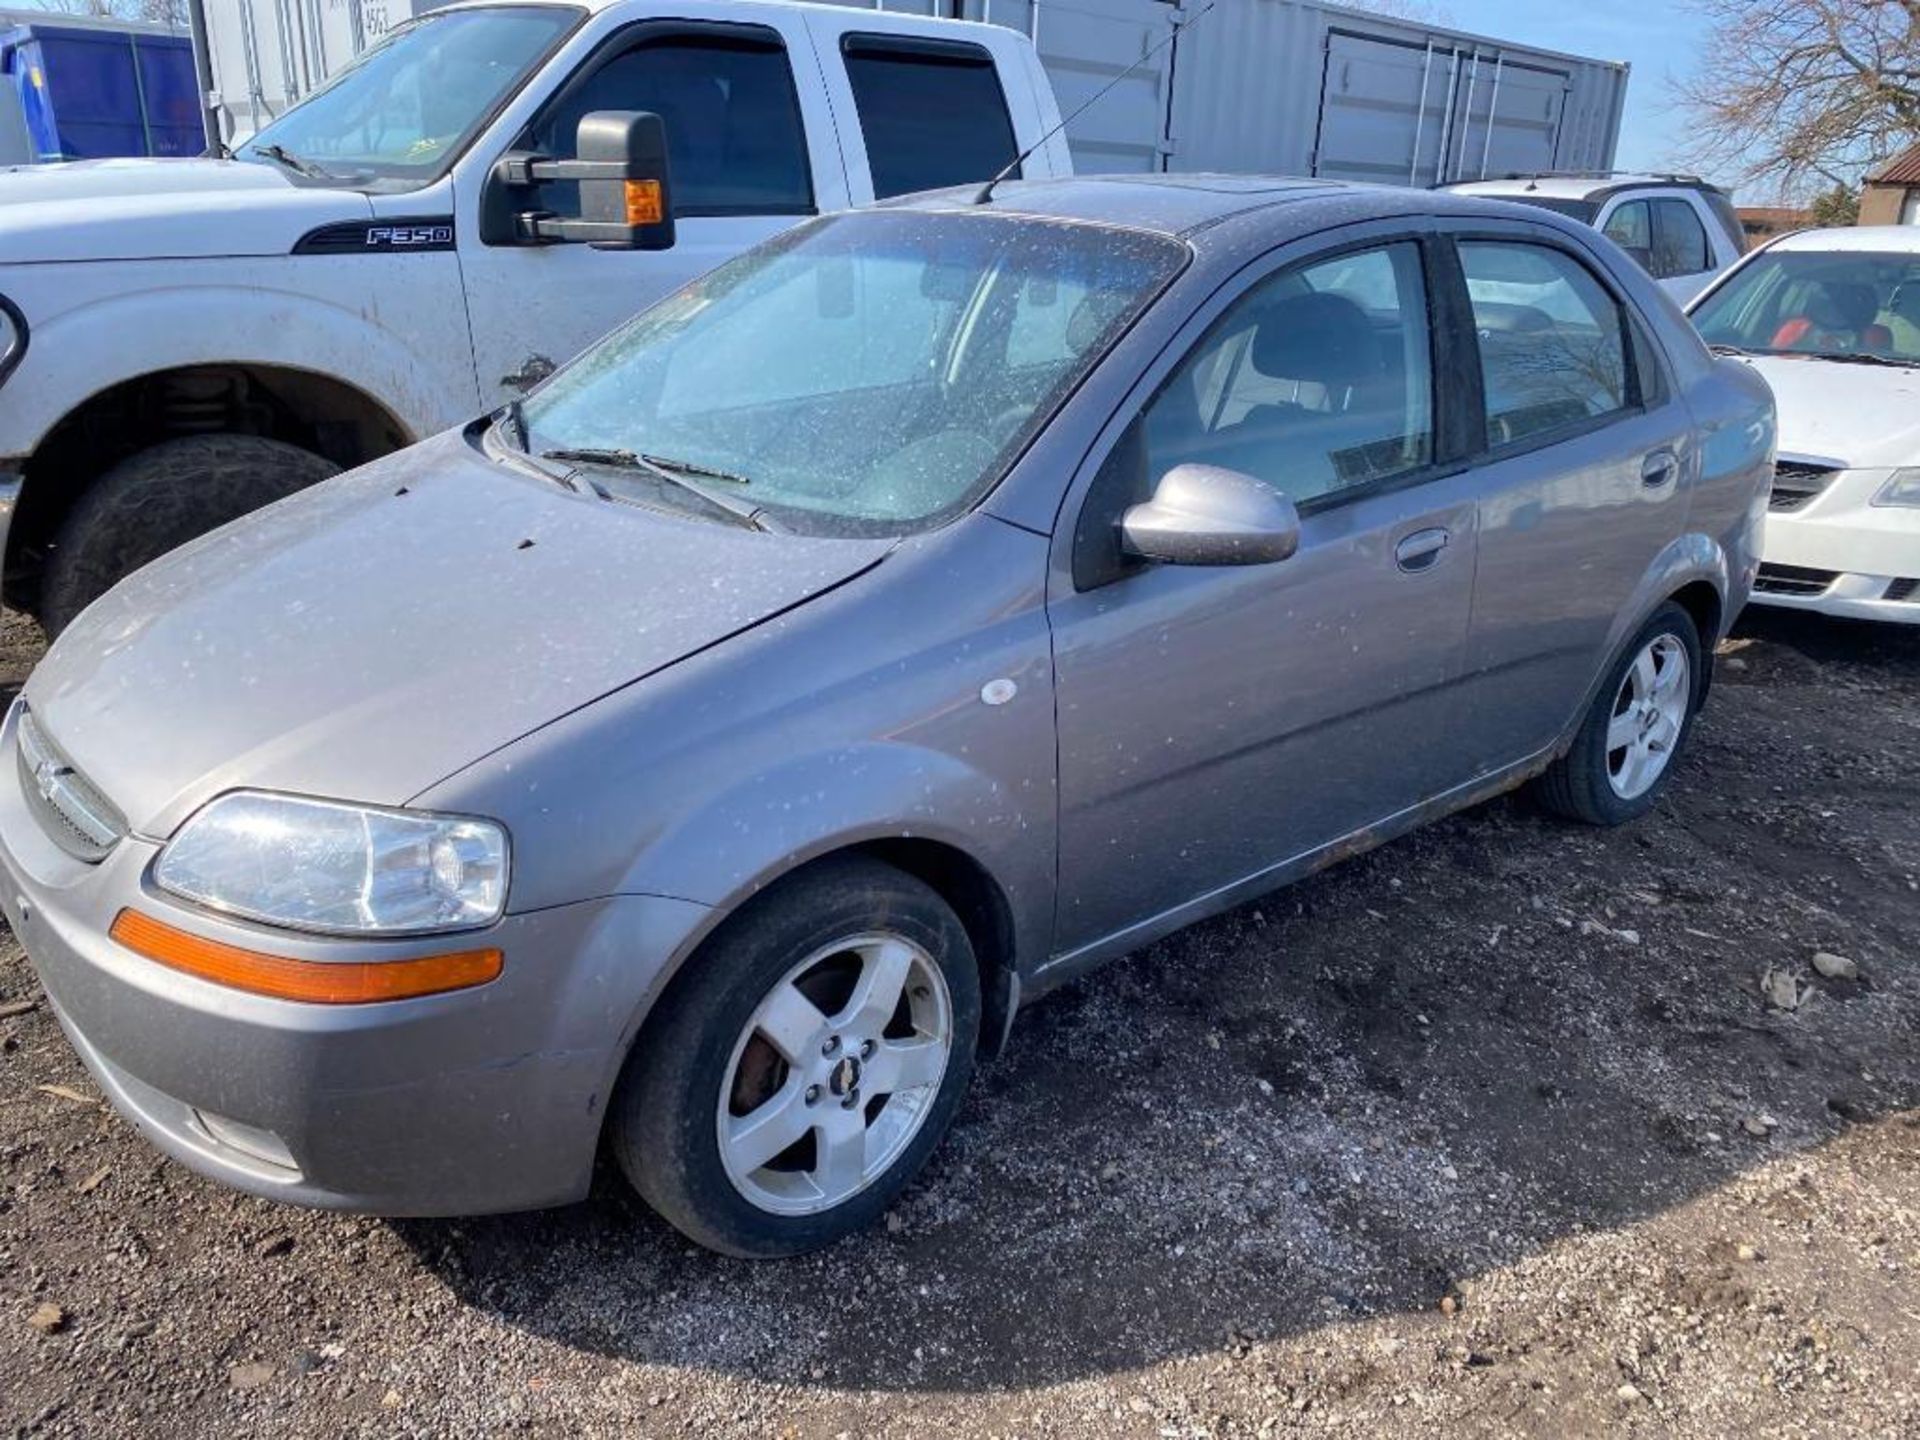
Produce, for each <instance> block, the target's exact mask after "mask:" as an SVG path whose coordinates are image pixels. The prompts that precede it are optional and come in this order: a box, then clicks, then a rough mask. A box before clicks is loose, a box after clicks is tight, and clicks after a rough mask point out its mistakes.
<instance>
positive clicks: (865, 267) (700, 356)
mask: <svg viewBox="0 0 1920 1440" xmlns="http://www.w3.org/2000/svg"><path fill="white" fill-rule="evenodd" d="M1187 254H1188V251H1187V248H1186V246H1185V245H1183V244H1181V243H1180V242H1178V241H1175V240H1171V239H1168V238H1166V237H1164V236H1158V235H1148V234H1145V233H1141V232H1136V231H1126V230H1116V229H1112V228H1108V227H1095V226H1091V225H1076V224H1070V223H1060V222H1054V221H1043V220H1027V219H1016V218H1012V217H1008V216H1004V215H997V214H992V213H975V214H966V215H951V214H947V215H933V214H922V213H916V212H912V211H866V212H855V213H852V214H847V215H838V216H834V217H831V218H828V219H825V220H820V221H816V222H813V223H811V224H807V225H803V226H801V227H800V228H798V229H796V230H793V231H789V232H787V233H786V234H785V235H782V236H780V237H779V238H777V239H775V240H773V241H770V242H769V243H767V244H766V245H763V246H761V247H759V248H758V249H755V250H752V251H749V252H748V253H747V254H746V255H744V256H741V257H740V258H738V259H736V260H733V261H730V262H729V263H727V264H726V265H723V266H721V267H720V268H719V269H718V270H715V271H714V272H712V273H711V274H709V275H707V276H706V277H704V278H703V279H700V280H697V281H695V282H694V283H693V284H691V285H689V286H687V287H686V288H685V289H683V290H680V291H678V292H677V293H675V294H673V295H670V296H668V297H667V298H666V299H665V300H663V301H661V302H660V303H659V304H658V305H656V306H654V307H653V308H652V309H651V310H648V311H646V312H644V313H643V314H642V315H640V316H639V317H638V318H637V319H635V320H633V321H631V322H630V323H628V324H627V325H626V326H624V327H623V328H621V329H620V330H617V331H615V332H614V334H613V335H612V336H610V337H609V338H608V339H606V340H605V341H603V342H602V343H601V344H600V345H598V346H596V347H595V348H594V349H592V350H589V351H588V352H587V353H586V354H585V355H584V356H583V357H581V359H580V360H578V361H577V362H576V363H574V364H572V365H570V366H568V367H567V368H566V369H565V370H564V371H562V372H561V373H560V374H559V375H556V376H555V377H554V378H553V380H551V381H550V382H549V383H548V384H547V385H546V386H544V387H543V388H542V389H541V390H540V391H538V392H537V393H536V394H534V395H533V396H532V397H531V398H529V399H528V400H527V402H526V404H525V408H524V411H523V415H522V419H523V421H524V433H525V438H526V441H527V448H528V449H529V450H530V451H532V452H534V453H535V454H540V453H543V452H546V451H566V452H573V453H576V454H577V453H579V452H582V451H590V452H597V453H600V454H603V455H616V456H618V455H625V456H630V457H632V458H631V460H629V461H628V462H627V464H628V465H629V466H632V465H636V464H637V465H641V466H653V465H655V464H656V462H660V461H667V462H670V464H671V465H672V466H673V467H674V468H675V469H677V470H678V471H679V473H694V471H693V470H691V469H689V468H688V467H698V471H699V472H700V473H703V474H705V475H707V476H708V477H709V478H710V479H712V477H714V476H715V475H716V474H717V475H719V476H721V477H727V478H722V479H713V483H715V484H722V485H726V486H729V487H731V493H733V494H735V495H737V496H738V498H739V499H740V500H741V501H742V502H743V503H747V504H751V505H753V506H757V507H760V508H762V509H764V510H765V512H766V513H767V514H768V516H769V517H771V518H772V519H774V520H776V521H777V522H778V523H780V524H783V525H785V526H787V527H788V528H791V529H796V530H800V531H802V532H804V533H808V534H824V535H874V534H904V533H908V532H911V531H914V530H918V529H924V528H927V527H929V526H931V525H934V524H937V523H939V522H940V521H941V520H943V519H944V518H947V517H949V516H952V515H954V514H957V513H959V512H960V511H961V510H963V509H964V508H966V507H967V506H969V505H971V504H972V503H973V502H974V501H975V500H977V499H978V498H979V497H980V496H981V495H983V494H984V493H986V491H987V490H988V489H990V488H991V487H992V486H993V484H994V483H996V482H997V481H998V479H999V478H1000V476H1001V475H1002V474H1003V473H1004V472H1005V469H1006V467H1007V465H1009V464H1010V463H1011V461H1012V459H1013V457H1015V456H1017V455H1018V454H1019V453H1020V451H1021V450H1022V449H1023V448H1024V447H1025V445H1026V443H1027V441H1028V440H1029V439H1030V438H1031V437H1032V436H1033V434H1034V433H1035V432H1036V431H1037V430H1038V428H1039V427H1040V426H1041V425H1043V424H1044V423H1045V422H1046V420H1047V418H1048V417H1049V416H1050V415H1051V414H1052V413H1053V410H1054V408H1055V407H1056V406H1057V405H1058V404H1059V403H1060V402H1061V400H1062V399H1064V398H1065V396H1066V395H1067V393H1068V392H1069V391H1070V390H1071V389H1072V387H1073V386H1074V385H1075V384H1076V383H1077V382H1078V380H1079V378H1080V377H1081V376H1082V375H1084V374H1085V373H1086V371H1087V370H1088V369H1089V368H1091V366H1092V365H1093V364H1094V363H1095V362H1096V361H1097V360H1098V359H1099V357H1100V356H1101V355H1102V354H1104V353H1105V351H1106V350H1107V349H1108V347H1110V346H1111V345H1112V343H1113V341H1114V339H1115V338H1116V337H1117V336H1118V335H1119V334H1120V333H1121V332H1122V331H1123V330H1124V329H1125V327H1126V326H1127V325H1128V324H1129V323H1131V321H1132V319H1133V318H1134V316H1136V315H1137V314H1138V313H1139V312H1140V311H1141V310H1142V309H1143V308H1144V307H1145V306H1146V305H1148V304H1149V303H1150V302H1151V301H1152V300H1153V298H1154V297H1155V296H1156V295H1158V294H1159V292H1160V291H1161V289H1162V288H1163V287H1164V286H1165V285H1166V284H1167V282H1168V281H1169V280H1171V279H1172V278H1173V276H1174V275H1175V274H1177V273H1178V271H1179V270H1180V268H1181V266H1182V265H1183V264H1184V263H1185V261H1186V257H1187ZM1060 307H1065V308H1064V309H1062V308H1060ZM1034 312H1042V313H1041V314H1036V313H1034ZM1049 333H1054V334H1057V336H1058V337H1059V343H1058V344H1055V343H1053V342H1052V341H1050V340H1049V341H1045V342H1043V341H1041V340H1040V339H1038V338H1036V337H1040V336H1043V335H1046V334H1049ZM1016 334H1018V335H1022V336H1026V337H1029V338H1028V340H1027V341H1025V342H1023V344H1025V346H1026V348H1025V349H1024V350H1023V351H1022V360H1023V363H1022V364H1020V365H1018V366H1014V365H1010V364H1009V363H1008V356H1009V348H1010V340H1011V337H1013V336H1015V335H1016ZM602 478H604V479H605V480H606V481H607V483H608V484H609V485H610V486H617V485H618V483H619V477H618V476H617V475H615V474H614V473H613V472H612V471H609V472H608V473H607V475H606V476H604V477H602Z"/></svg>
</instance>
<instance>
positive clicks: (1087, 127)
mask: <svg viewBox="0 0 1920 1440" xmlns="http://www.w3.org/2000/svg"><path fill="white" fill-rule="evenodd" d="M845 3H849V4H855V5H858V6H860V7H862V8H874V9H888V10H894V11H905V12H909V13H917V14H923V15H942V16H947V17H950V18H955V19H966V20H984V21H987V22H989V23H991V24H996V25H1006V26H1008V27H1010V28H1012V29H1015V30H1019V31H1021V32H1022V33H1024V34H1026V35H1028V36H1030V37H1031V38H1032V39H1033V41H1034V43H1035V45H1036V47H1037V48H1038V50H1039V52H1040V58H1041V60H1042V62H1043V63H1044V64H1045V66H1046V69H1047V73H1048V77H1049V78H1050V79H1051V80H1052V82H1053V87H1054V92H1055V94H1057V95H1058V96H1059V98H1060V108H1061V112H1062V113H1063V114H1071V113H1072V112H1073V111H1074V110H1075V109H1076V108H1077V107H1079V106H1080V105H1081V104H1082V103H1083V102H1085V101H1087V100H1089V99H1091V98H1092V97H1093V96H1094V95H1095V94H1096V93H1097V92H1098V91H1099V90H1100V88H1101V87H1102V86H1103V85H1106V84H1107V83H1108V82H1109V81H1112V80H1113V79H1114V78H1115V77H1116V76H1119V75H1121V74H1123V73H1125V78H1124V79H1123V80H1121V81H1120V82H1119V83H1118V84H1117V85H1115V87H1114V89H1113V90H1112V92H1111V93H1109V94H1107V95H1106V96H1104V97H1103V98H1102V99H1101V100H1100V101H1099V102H1098V103H1097V104H1095V105H1093V106H1091V107H1090V108H1089V109H1088V110H1087V111H1086V112H1085V113H1084V114H1082V115H1081V116H1079V118H1077V119H1076V120H1074V121H1073V123H1072V124H1071V125H1070V126H1069V127H1068V130H1067V138H1068V142H1069V145H1070V147H1071V149H1072V151H1073V159H1074V165H1075V167H1076V168H1077V169H1078V170H1080V171H1081V172H1083V173H1098V172H1103V171H1104V172H1112V171H1159V170H1175V171H1207V170H1228V171H1259V172H1266V173H1273V174H1285V175H1324V176H1329V177H1332V178H1335V179H1343V180H1371V181H1377V182H1382V183H1387V184H1399V185H1434V184H1439V183H1442V182H1445V181H1450V180H1470V179H1484V178H1486V177H1489V176H1499V175H1506V174H1510V173H1527V174H1534V173H1538V172H1541V171H1546V170H1605V169H1608V168H1609V167H1611V166H1612V164H1613V152H1614V147H1615V145H1616V143H1617V142H1618V139H1619V134H1620V112H1621V107H1622V106H1623V104H1624V103H1625V100H1626V90H1627V75H1628V71H1627V67H1626V66H1625V65H1624V64H1619V63H1614V62H1609V61H1601V60H1591V59H1585V58H1582V57H1580V56H1575V55H1566V54H1561V53H1559V52H1557V51H1550V50H1542V49H1538V48H1536V47H1532V46H1528V45H1524V44H1516V43H1513V42H1511V41H1507V40H1496V39H1491V38H1488V37H1486V36H1480V35H1472V34H1468V33H1466V32H1463V31H1458V30H1450V29H1446V28H1443V27H1439V26H1431V25H1424V24H1420V23H1417V22H1414V21H1408V20H1400V19H1394V18H1390V17H1387V16H1383V15H1377V14H1373V13H1370V12H1367V11H1363V10H1354V9H1348V8H1345V7H1343V6H1339V5H1328V4H1322V3H1319V0H1212V3H1211V6H1209V0H887V3H884V4H879V5H873V4H870V3H868V0H845ZM431 8H433V6H432V4H430V3H427V0H206V11H207V34H208V41H209V48H210V51H211V58H212V64H213V82H214V89H215V91H216V92H217V94H218V97H219V102H220V107H221V113H222V115H223V117H224V120H225V123H226V125H227V127H228V130H229V137H228V138H235V137H239V136H245V135H247V134H250V133H252V131H253V130H254V129H256V128H257V127H258V126H259V125H260V124H264V123H265V121H266V120H267V119H268V118H270V117H271V116H273V115H277V114H278V113H279V112H280V111H281V110H282V109H284V108H285V107H286V106H287V105H289V104H291V103H292V102H293V101H295V100H297V99H299V98H300V97H301V96H302V95H304V94H306V93H307V92H308V91H309V90H311V89H313V87H314V86H316V85H318V84H319V83H320V82H321V81H323V80H324V79H325V78H326V77H327V76H328V75H330V74H332V73H333V72H334V71H335V70H337V69H338V68H339V67H340V66H341V65H344V64H345V63H346V62H347V61H348V60H350V59H351V58H352V57H353V56H354V55H356V54H358V53H359V52H360V51H361V50H362V49H364V48H365V47H366V46H367V45H368V44H370V43H372V42H373V41H374V40H376V39H378V37H379V36H381V35H382V34H384V33H385V32H386V31H387V30H388V29H390V28H392V26H394V25H396V24H398V23H399V22H400V21H402V20H404V19H406V18H407V17H408V16H409V15H411V14H413V13H415V12H416V11H417V10H427V9H431ZM1176 31H1178V32H1179V33H1178V34H1177V36H1176V34H1175V32H1176ZM1170 37H1172V38H1171V43H1167V42H1168V41H1169V38H1170ZM1142 56H1147V57H1148V58H1147V59H1146V60H1145V62H1144V63H1139V62H1141V58H1142ZM1136 64H1138V68H1137V69H1134V70H1132V71H1131V72H1130V73H1127V72H1128V67H1129V66H1133V65H1136Z"/></svg>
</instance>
